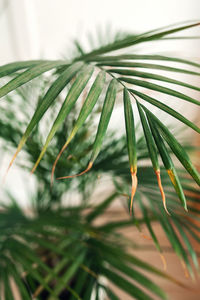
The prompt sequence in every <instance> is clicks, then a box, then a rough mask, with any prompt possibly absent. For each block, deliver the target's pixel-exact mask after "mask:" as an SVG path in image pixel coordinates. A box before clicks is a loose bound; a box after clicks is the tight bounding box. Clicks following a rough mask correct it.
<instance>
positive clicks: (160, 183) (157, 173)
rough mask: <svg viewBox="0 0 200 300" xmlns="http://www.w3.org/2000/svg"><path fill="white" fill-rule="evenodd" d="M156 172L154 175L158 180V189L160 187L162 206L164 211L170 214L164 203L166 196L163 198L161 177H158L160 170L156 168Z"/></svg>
mask: <svg viewBox="0 0 200 300" xmlns="http://www.w3.org/2000/svg"><path fill="white" fill-rule="evenodd" d="M155 173H156V177H157V181H158V186H159V189H160V193H161V196H162V201H163V206H164V209H165V211H166V213H167V214H168V215H169V216H171V215H170V213H169V211H168V209H167V205H166V198H165V193H164V190H163V187H162V182H161V177H160V170H156V171H155Z"/></svg>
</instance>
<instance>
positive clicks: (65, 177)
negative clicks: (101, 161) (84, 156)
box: [56, 161, 93, 180]
mask: <svg viewBox="0 0 200 300" xmlns="http://www.w3.org/2000/svg"><path fill="white" fill-rule="evenodd" d="M92 166H93V162H92V161H90V162H89V164H88V166H87V168H86V169H85V170H84V171H82V172H81V173H79V174H74V175H69V176H62V177H58V178H56V179H59V180H60V179H67V178H74V177H78V176H81V175H83V174H85V173H87V172H88V171H89V170H90V169H91V168H92Z"/></svg>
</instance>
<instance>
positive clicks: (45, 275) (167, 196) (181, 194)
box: [0, 23, 200, 300]
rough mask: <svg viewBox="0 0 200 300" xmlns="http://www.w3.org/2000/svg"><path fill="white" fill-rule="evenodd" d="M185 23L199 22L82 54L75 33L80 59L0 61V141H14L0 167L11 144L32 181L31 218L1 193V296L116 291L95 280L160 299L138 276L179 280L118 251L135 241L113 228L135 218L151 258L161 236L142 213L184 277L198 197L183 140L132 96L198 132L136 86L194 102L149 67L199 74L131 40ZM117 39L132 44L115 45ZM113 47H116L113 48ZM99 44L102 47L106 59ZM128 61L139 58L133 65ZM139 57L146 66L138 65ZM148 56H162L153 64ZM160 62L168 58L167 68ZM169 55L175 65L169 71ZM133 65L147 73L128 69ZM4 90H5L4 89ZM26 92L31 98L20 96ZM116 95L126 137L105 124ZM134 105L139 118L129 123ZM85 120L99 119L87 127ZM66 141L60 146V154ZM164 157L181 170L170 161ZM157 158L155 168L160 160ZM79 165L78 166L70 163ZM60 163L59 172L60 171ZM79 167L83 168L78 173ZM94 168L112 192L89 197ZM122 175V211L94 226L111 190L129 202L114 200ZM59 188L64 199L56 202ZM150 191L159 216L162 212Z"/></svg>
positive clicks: (113, 296) (109, 202)
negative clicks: (138, 49) (149, 243)
mask: <svg viewBox="0 0 200 300" xmlns="http://www.w3.org/2000/svg"><path fill="white" fill-rule="evenodd" d="M197 25H199V23H190V24H189V25H187V24H186V25H183V26H172V27H169V28H161V29H158V30H153V31H149V32H146V33H144V34H139V35H120V36H116V39H114V41H112V42H111V43H108V44H106V45H105V44H104V45H103V46H100V47H99V48H98V49H95V50H92V51H91V52H90V53H85V51H84V50H83V49H82V47H81V45H80V44H79V42H78V41H75V46H76V48H77V51H78V53H79V54H78V55H80V56H76V57H74V58H73V59H72V60H62V61H60V60H59V61H42V60H41V61H40V60H39V61H27V62H17V63H11V64H8V65H5V66H2V67H0V77H5V76H7V77H6V78H9V81H8V82H7V83H6V84H3V86H2V87H1V88H0V96H1V97H3V96H5V98H4V101H2V103H1V104H2V107H1V111H0V127H1V129H2V130H1V131H0V138H1V141H2V147H3V148H4V151H10V150H13V148H16V147H17V150H16V152H15V154H14V157H13V159H12V161H11V163H10V165H9V167H10V166H11V165H12V163H13V161H14V160H15V158H16V156H17V155H18V153H19V152H20V151H21V150H22V149H23V153H24V154H25V156H26V160H24V158H23V159H22V157H20V156H19V158H18V159H17V160H16V162H17V164H18V165H19V166H20V167H23V169H27V171H30V170H31V169H32V173H33V172H34V175H33V176H34V177H35V180H36V187H35V193H34V195H31V196H30V198H29V199H28V200H29V203H30V209H31V212H32V215H31V216H28V214H25V213H24V211H23V209H22V208H20V207H19V205H18V204H17V200H15V199H14V200H13V199H12V195H11V194H10V191H9V194H10V195H9V198H10V204H9V205H7V206H3V205H2V208H3V209H2V210H1V212H0V232H1V237H0V258H1V259H0V285H1V286H2V293H3V299H5V300H12V299H15V295H14V294H13V282H14V285H15V286H16V288H17V291H18V293H19V294H20V297H21V299H33V297H35V298H36V299H50V300H53V299H70V300H73V299H91V297H92V296H93V297H96V298H95V299H102V298H101V297H102V296H101V295H102V293H104V294H105V295H107V297H108V298H109V299H114V300H116V299H119V298H118V295H116V294H115V292H114V290H112V289H111V288H110V286H109V285H107V284H105V283H104V280H103V278H106V279H108V281H110V282H112V283H113V284H114V285H116V286H118V287H119V288H120V289H122V290H123V291H124V292H126V293H127V294H129V295H131V296H132V297H133V298H134V299H145V300H146V299H154V298H155V297H157V298H160V299H166V295H165V293H164V292H163V291H162V289H161V288H160V287H159V286H158V285H157V284H155V283H154V282H152V281H151V279H149V277H148V275H146V273H150V274H151V273H153V274H156V275H157V276H162V277H163V278H165V279H167V280H171V281H172V282H174V283H176V284H179V285H181V283H180V282H179V281H178V280H176V279H174V278H172V277H171V276H170V275H168V274H166V273H165V272H162V271H160V270H157V269H156V268H154V267H153V266H151V265H149V264H147V263H145V262H144V261H142V260H140V259H138V258H137V257H135V256H134V255H132V254H129V250H130V248H131V247H133V248H134V247H136V248H137V247H139V246H138V245H137V243H136V244H133V243H131V242H130V241H127V240H126V239H125V238H124V237H123V235H121V234H119V232H118V230H119V229H122V228H129V230H131V228H132V227H133V226H137V227H138V229H139V230H141V226H143V225H145V226H146V227H147V228H148V230H149V234H150V236H151V238H152V240H153V241H154V244H155V246H156V248H157V250H158V251H159V252H160V253H161V255H162V253H163V249H162V244H161V241H160V240H159V238H158V237H157V234H156V232H155V231H154V228H153V226H152V222H157V223H159V224H160V225H161V227H162V229H163V232H164V233H165V235H166V237H167V238H168V240H169V243H170V244H171V246H172V248H173V249H174V251H175V253H176V254H177V255H178V257H179V258H180V260H181V261H182V262H184V264H185V265H186V267H187V269H188V271H189V273H190V275H191V276H194V272H193V265H194V267H195V268H196V269H198V267H199V266H198V259H197V254H196V252H195V250H194V249H193V248H192V245H191V243H190V239H191V238H194V239H195V240H196V241H197V242H199V236H198V234H197V232H199V230H200V229H199V226H198V225H196V223H194V222H193V221H195V220H198V221H199V213H200V211H199V209H198V208H195V203H196V202H198V199H199V196H200V194H199V191H197V189H196V187H195V186H194V182H193V179H194V180H195V181H196V183H197V184H199V183H200V179H199V174H198V172H197V170H196V169H195V167H194V166H193V164H192V162H191V160H190V158H189V156H188V154H187V153H186V150H191V147H188V145H186V144H185V143H182V145H181V144H180V143H179V142H178V141H177V137H176V134H174V133H173V134H172V133H171V129H170V128H168V127H167V124H164V123H163V122H162V121H161V120H159V119H158V118H157V117H156V116H155V115H154V114H152V113H151V112H150V111H149V109H147V108H146V106H145V105H144V104H145V103H150V104H152V105H154V106H156V107H157V108H159V109H160V110H163V111H165V112H166V113H168V114H169V115H171V116H173V117H174V118H175V119H177V120H179V121H181V122H183V123H184V124H185V125H186V126H188V127H190V128H192V129H193V130H195V131H196V132H198V133H199V132H200V129H199V128H198V127H197V126H196V125H195V124H194V123H193V122H191V121H190V120H188V119H186V118H185V117H184V116H182V114H180V113H178V112H176V111H175V110H174V109H172V108H171V107H169V106H167V105H166V104H164V103H162V102H160V101H159V100H157V99H155V98H154V97H150V96H149V95H147V94H146V93H145V92H141V91H140V87H144V88H146V89H150V90H153V91H155V92H159V93H163V94H165V95H170V96H173V97H176V98H178V99H181V100H185V101H188V102H190V103H192V104H195V105H199V103H200V102H199V101H198V100H197V99H194V98H191V97H190V96H188V95H187V94H186V93H185V92H183V93H181V92H179V91H177V89H176V88H177V87H178V86H179V87H183V88H185V87H186V88H190V89H193V90H196V91H199V90H200V88H199V87H197V86H193V85H191V84H189V83H185V82H182V81H179V80H175V79H174V78H172V77H171V75H170V76H169V77H166V76H161V75H160V74H159V73H155V71H156V70H163V71H168V72H170V74H171V73H172V74H174V73H177V72H179V73H184V74H187V75H190V76H193V75H195V76H196V75H197V76H199V75H200V72H198V71H194V70H193V69H192V70H190V69H189V68H190V67H192V68H197V69H199V68H200V65H199V64H198V63H196V62H191V61H188V60H185V59H181V58H176V57H168V56H161V55H146V54H132V53H134V47H133V46H134V45H138V44H140V43H144V42H149V41H154V42H157V41H160V40H163V39H164V38H168V37H169V38H170V37H171V36H170V34H172V33H176V32H179V31H182V30H185V29H189V28H192V27H194V26H197ZM128 47H132V48H130V49H126V48H128ZM124 48H125V50H123V49H124ZM116 50H121V51H126V52H125V53H122V54H119V53H118V52H115V51H116ZM109 52H111V54H110V55H107V56H106V55H105V54H108V53H109ZM115 53H116V55H115ZM137 60H140V61H142V62H139V63H136V62H135V61H137ZM146 60H147V61H148V60H150V61H151V63H145V62H144V61H146ZM152 61H154V62H155V63H152ZM158 61H159V62H162V61H164V62H165V64H163V65H162V64H157V62H158ZM166 63H167V64H168V63H176V67H172V66H170V65H167V64H166ZM178 64H182V65H184V66H185V67H184V68H179V67H177V65H178ZM132 68H134V69H132ZM138 68H143V69H148V70H153V72H152V73H151V71H150V72H143V71H142V72H140V71H138V70H135V69H138ZM50 70H54V71H53V72H52V71H51V73H49V75H48V76H47V75H46V74H44V73H45V72H47V71H50ZM135 77H139V78H141V79H135ZM144 78H145V79H148V80H149V79H150V80H156V81H158V82H161V83H162V82H163V83H165V82H167V83H169V84H172V85H176V88H166V87H164V86H162V85H160V83H158V84H155V83H152V82H151V81H150V82H149V81H144V80H143V79H144ZM30 81H31V82H30ZM2 82H3V81H2ZM25 83H26V84H25ZM138 88H139V90H138ZM121 90H122V91H123V95H122V96H121ZM11 91H13V92H12V94H8V93H9V92H11ZM31 95H34V98H33V100H30V101H28V99H30V96H31ZM121 99H123V104H124V119H125V128H126V136H125V135H121V136H119V134H118V135H116V134H115V133H114V132H112V131H109V130H108V126H109V122H110V118H111V115H112V112H113V109H114V106H115V105H117V102H118V100H121ZM80 100H82V103H80ZM143 101H144V102H143ZM132 104H137V105H134V106H133V105H132ZM31 106H32V107H31ZM30 108H31V109H30ZM137 108H138V112H139V117H140V123H141V125H142V126H140V124H139V125H137V126H136V125H135V124H134V116H135V112H136V109H137ZM19 110H20V113H21V115H19V113H18V112H19ZM47 111H48V112H47ZM96 120H99V121H98V124H97V125H95V122H96ZM140 127H142V129H143V132H144V135H143V133H142V130H140V129H141V128H140ZM44 136H45V137H44ZM42 145H43V146H42ZM66 148H68V151H65V153H63V152H64V150H65V149H66ZM101 150H102V151H101ZM62 153H63V155H62V156H61V154H62ZM174 154H175V156H176V157H177V158H178V159H179V160H180V162H181V164H182V165H183V166H184V168H185V169H186V171H187V172H186V171H185V170H184V169H181V168H180V167H176V164H175V162H174V161H173V158H174V157H173V155H174ZM56 155H57V158H56ZM88 156H90V159H89V163H88ZM160 157H161V160H162V162H163V165H164V167H163V166H160V162H159V158H160ZM55 158H56V159H55ZM149 162H151V163H152V166H153V170H152V168H151V167H150V166H149ZM137 164H138V165H137ZM56 165H57V168H55V167H56ZM86 165H88V167H87V168H86V169H85V171H82V170H83V169H84V167H85V166H86ZM52 166H53V168H52V175H51V174H50V169H51V167H52ZM92 167H93V168H92ZM128 169H130V173H131V176H130V173H129V172H128ZM66 170H67V172H68V174H69V175H68V176H64V175H65V174H64V173H65V172H66ZM89 170H90V172H88V173H87V175H85V176H80V175H83V174H84V173H86V172H87V171H89ZM165 170H166V171H167V172H165ZM54 172H55V177H56V178H58V179H64V178H73V177H77V178H74V179H68V180H67V179H66V180H56V182H55V183H54V185H53V186H52V187H51V188H50V182H51V181H52V179H53V175H54ZM100 173H106V174H107V176H109V178H110V179H111V180H112V181H113V183H114V191H113V193H111V195H110V196H109V197H108V198H106V199H104V200H102V201H101V202H100V203H98V204H96V205H95V206H94V203H96V199H95V198H94V196H93V194H92V191H93V190H94V187H95V184H96V183H97V180H98V175H99V174H100ZM136 173H137V177H136ZM154 173H155V174H154ZM70 174H71V175H70ZM74 174H75V175H74ZM188 174H190V175H191V177H188ZM137 178H138V187H137ZM161 178H162V184H161ZM156 179H157V180H158V186H157V182H156ZM130 181H132V189H131V197H130V198H131V211H132V213H133V215H132V216H131V217H130V216H127V218H125V219H124V220H115V221H106V222H105V223H104V224H100V223H99V219H100V218H101V217H102V215H104V213H105V211H106V210H107V209H108V208H109V207H110V205H112V203H113V202H114V201H115V200H116V199H118V198H120V197H123V202H124V203H125V205H126V209H127V211H128V210H129V209H128V207H129V200H127V201H126V200H124V199H125V198H124V196H123V195H129V190H130V185H131V182H130ZM136 187H137V190H136ZM173 187H174V189H173ZM74 191H78V192H79V194H80V196H81V197H82V199H81V203H80V204H79V205H78V206H75V205H74V204H73V200H74V198H73V197H74V195H73V194H72V192H73V193H74ZM164 191H165V192H164ZM66 192H67V193H68V195H70V198H71V199H70V200H71V203H72V205H70V203H65V204H67V205H63V198H64V196H65V194H66ZM160 193H161V195H160ZM161 196H162V199H163V203H164V207H165V209H166V211H167V212H168V213H169V214H170V216H169V215H167V214H166V212H165V211H164V209H163V205H162V201H161ZM177 196H178V198H179V199H180V201H179V200H178V199H177ZM133 197H134V206H132V203H133ZM128 198H129V197H128ZM186 199H187V202H186ZM165 202H167V208H166V203H165ZM181 206H183V207H184V208H185V210H187V209H188V211H189V212H186V211H184V210H183V209H182V207H181ZM136 209H138V210H140V211H141V217H140V218H138V217H137V214H136V213H135V210H136ZM186 216H187V218H186ZM188 218H189V219H190V222H188ZM190 258H191V260H192V262H193V265H192V263H191V261H190ZM144 274H145V275H144ZM181 286H182V285H181ZM144 288H145V289H144Z"/></svg>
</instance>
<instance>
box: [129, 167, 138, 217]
mask: <svg viewBox="0 0 200 300" xmlns="http://www.w3.org/2000/svg"><path fill="white" fill-rule="evenodd" d="M131 180H132V187H131V203H130V214H132V209H133V198H134V196H135V193H136V190H137V184H138V180H137V170H134V169H133V168H132V167H131Z"/></svg>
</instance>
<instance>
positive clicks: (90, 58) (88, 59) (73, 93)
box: [0, 22, 200, 183]
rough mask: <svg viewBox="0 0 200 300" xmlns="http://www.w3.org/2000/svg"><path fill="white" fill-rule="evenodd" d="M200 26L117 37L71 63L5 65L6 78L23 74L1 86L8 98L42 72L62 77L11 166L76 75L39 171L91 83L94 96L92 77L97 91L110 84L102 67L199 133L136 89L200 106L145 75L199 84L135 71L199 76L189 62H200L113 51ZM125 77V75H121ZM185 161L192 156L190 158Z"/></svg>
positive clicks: (37, 112) (43, 102) (134, 92)
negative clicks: (102, 77)
mask: <svg viewBox="0 0 200 300" xmlns="http://www.w3.org/2000/svg"><path fill="white" fill-rule="evenodd" d="M198 25H199V23H198V22H196V23H189V24H183V25H181V26H171V27H167V28H161V29H157V30H152V31H149V32H146V33H143V34H139V35H127V36H125V37H123V38H121V39H120V38H119V39H117V40H114V42H111V43H110V44H108V45H104V46H101V47H100V48H98V49H95V50H93V51H91V52H90V53H85V51H81V52H80V51H79V53H80V54H81V55H80V56H79V57H77V58H74V60H72V61H71V62H70V61H27V62H22V63H20V62H18V63H12V64H8V65H5V66H2V67H1V70H0V74H1V76H6V75H11V74H17V75H16V76H15V77H14V78H12V79H11V80H10V81H9V82H8V83H7V84H5V85H4V86H2V87H1V88H0V96H1V97H2V96H5V95H6V94H8V93H9V92H10V91H12V90H15V89H16V88H17V87H19V86H21V85H23V84H25V83H26V82H29V81H30V80H32V79H34V78H36V77H38V76H40V75H41V74H43V73H45V72H47V71H49V70H51V69H56V70H57V72H56V73H55V74H54V75H52V76H53V77H55V78H56V79H55V80H54V82H53V83H51V84H50V87H49V89H48V90H47V92H46V94H45V95H44V97H43V99H42V100H41V101H40V103H39V104H38V107H37V108H36V110H35V113H34V115H33V117H32V119H31V121H30V122H29V124H28V126H27V129H26V131H25V133H24V134H23V136H22V138H21V141H20V142H19V144H18V147H17V151H16V153H15V155H14V156H13V159H12V161H11V163H10V165H9V167H10V166H11V165H12V163H13V161H14V160H15V158H16V156H17V154H18V153H19V151H20V150H21V149H22V147H23V145H24V143H25V142H26V141H27V138H28V137H29V136H30V134H31V132H32V130H33V129H34V127H35V126H36V125H37V124H38V123H39V122H40V120H41V118H42V117H43V115H44V114H45V113H46V111H47V110H48V109H49V108H50V106H51V105H52V104H53V103H54V102H55V101H56V98H57V97H58V95H59V94H60V92H61V91H63V89H64V88H65V87H66V86H67V85H69V83H70V81H71V80H72V78H75V79H73V80H75V81H74V83H73V85H72V86H71V88H70V89H69V90H68V92H67V95H66V98H65V101H64V103H63V106H62V107H61V108H60V111H59V113H58V115H57V117H56V120H55V121H54V123H53V126H52V129H51V130H50V132H49V134H48V136H47V140H46V142H45V144H44V147H43V149H42V151H41V153H40V155H39V158H38V159H37V161H36V164H35V166H34V168H33V171H34V170H35V168H36V167H37V165H38V164H39V162H40V160H41V158H42V157H43V155H44V154H45V152H46V151H47V147H48V145H49V142H50V141H51V140H52V138H53V136H54V135H55V134H56V132H57V130H58V129H59V127H60V126H61V124H62V123H63V122H64V119H65V118H66V117H67V115H68V114H69V113H70V111H71V109H72V107H73V106H74V105H75V102H76V101H77V99H78V98H79V97H80V95H81V94H82V91H83V89H84V87H85V86H87V91H86V93H87V94H88V98H90V94H92V93H93V91H92V89H94V87H90V86H89V85H88V80H89V78H90V77H91V76H92V77H91V80H93V81H94V85H96V88H97V89H101V87H102V88H103V86H104V85H107V82H106V83H105V84H103V82H101V80H100V81H95V80H96V79H97V76H99V75H98V72H97V73H96V70H104V72H105V73H106V74H107V81H110V79H109V77H110V76H109V75H111V78H112V77H114V78H115V80H116V82H118V83H119V85H118V86H119V87H120V85H121V87H124V88H125V90H126V93H127V95H128V94H129V95H130V96H131V98H132V97H133V98H134V97H135V96H137V97H139V98H141V99H143V100H145V101H147V102H149V103H151V104H153V105H155V106H157V107H159V108H160V109H161V110H164V111H165V112H167V113H168V114H170V115H172V116H173V117H175V118H176V119H178V120H180V121H182V122H183V123H185V124H186V125H187V126H189V127H191V128H192V129H194V130H195V131H197V132H198V133H199V132H200V129H199V128H198V127H197V126H196V125H195V124H194V123H193V122H191V121H189V120H187V119H186V118H185V117H184V116H182V115H181V114H179V113H178V112H176V111H174V110H173V109H172V108H171V107H169V106H167V105H165V104H163V103H161V102H160V101H159V100H156V99H154V98H152V97H149V96H148V95H146V94H145V93H141V92H139V91H137V90H136V89H135V88H136V87H143V88H147V89H150V90H153V91H156V92H159V93H164V94H167V95H170V96H173V97H176V98H179V99H182V100H186V101H188V102H191V103H193V104H196V105H199V103H200V102H199V100H197V99H194V98H192V97H190V96H188V95H187V94H185V93H181V92H179V91H177V90H176V89H173V88H168V87H164V86H162V85H160V84H155V83H152V82H149V81H144V80H141V79H142V78H145V79H150V80H152V79H153V80H156V81H159V82H163V83H165V82H167V83H170V84H173V85H177V86H180V87H187V88H191V89H194V90H197V91H199V90H200V88H199V87H197V86H193V85H190V84H188V83H184V82H182V81H178V80H175V79H173V78H171V77H166V76H161V75H159V74H155V73H151V72H149V73H147V72H139V71H137V70H135V69H138V68H143V69H150V70H164V71H168V72H171V73H174V72H181V73H186V74H190V75H198V76H199V74H200V73H199V72H198V71H193V70H189V69H188V66H189V65H190V66H195V67H197V68H199V67H200V65H199V64H198V63H195V62H191V61H188V60H184V59H181V58H176V57H167V56H161V55H143V54H132V53H131V54H129V53H125V54H121V55H118V54H117V55H116V56H114V55H113V52H114V51H116V50H120V49H124V48H128V47H130V46H134V45H137V44H141V43H144V42H149V41H159V40H162V39H163V38H165V37H168V36H169V37H170V35H171V34H174V33H176V32H180V31H182V30H186V29H189V28H192V27H195V26H198ZM77 43H78V42H77ZM78 45H79V43H78V44H77V46H78ZM79 48H80V47H79ZM132 49H134V47H132ZM123 51H124V50H123ZM132 51H133V50H132ZM109 52H112V55H111V56H105V54H107V53H109ZM138 59H139V60H151V61H152V60H153V61H166V62H175V63H181V64H183V65H187V69H185V68H179V67H176V68H174V67H171V66H167V65H161V64H156V63H155V64H154V63H145V62H140V63H137V62H135V60H138ZM94 67H95V73H94V74H93V75H92V73H93V71H92V70H93V68H94ZM108 67H109V68H108ZM116 67H120V68H116ZM130 68H134V70H132V69H130ZM21 70H23V71H22V72H21ZM19 72H20V73H19ZM119 75H120V76H121V77H119ZM122 75H123V76H122ZM127 76H128V77H127ZM135 77H140V78H141V79H135ZM101 93H102V91H101V92H100V94H101ZM100 94H99V95H100ZM109 97H111V96H109ZM88 101H89V100H88ZM110 101H111V100H108V102H110ZM95 103H96V101H94V103H93V102H92V103H90V102H88V104H87V105H88V109H87V112H85V113H84V112H81V113H80V116H79V118H78V120H77V123H78V124H79V125H78V127H76V126H77V125H76V126H75V128H76V129H74V130H73V134H72V136H71V137H69V138H68V139H67V140H66V141H65V143H64V145H63V146H62V147H61V151H60V153H59V155H58V157H57V159H56V161H55V163H54V165H53V169H52V176H53V173H54V170H55V166H56V164H57V162H58V159H59V158H60V156H61V154H62V152H63V151H64V150H65V148H66V146H67V145H68V144H69V142H70V141H71V139H72V137H73V136H74V135H75V134H76V132H77V131H78V129H79V128H80V127H81V126H82V125H83V122H84V121H85V119H86V118H87V117H88V116H89V115H90V114H91V113H92V108H93V107H94V105H95ZM85 107H86V105H85V106H83V107H82V110H83V111H85ZM106 109H107V108H106ZM83 114H84V116H82V115H83ZM103 115H104V110H103V111H102V118H103ZM109 118H110V117H109V116H107V115H106V114H105V122H106V123H109ZM100 123H101V120H100ZM161 124H162V123H161ZM99 126H100V127H101V124H99ZM106 126H107V125H106ZM100 127H99V128H100ZM128 130H130V127H129V125H128V128H126V131H127V136H129V133H128ZM160 130H161V129H160ZM105 133H106V132H105V130H103V131H102V133H100V132H97V137H96V140H95V142H94V144H93V146H92V147H93V154H92V158H91V160H90V161H89V164H88V167H87V169H86V170H87V171H88V170H89V169H90V168H91V166H92V165H93V162H94V159H95V157H96V156H97V155H98V153H99V151H100V149H101V144H102V142H101V141H100V140H103V138H104V135H105ZM167 136H169V135H167ZM97 139H99V142H98V143H99V145H98V146H96V143H97ZM173 144H174V143H173ZM96 147H97V148H98V151H97V150H95V148H96ZM173 149H174V150H175V148H173ZM174 150H172V151H174ZM176 150H177V152H176V153H177V155H178V156H179V157H180V155H179V154H180V151H181V149H180V147H179V148H177V147H176ZM95 153H96V154H95ZM93 156H94V157H93ZM185 159H186V160H188V158H185ZM191 166H192V165H191V164H190V166H189V167H188V169H187V170H188V171H189V170H190V168H191ZM192 170H193V172H192V174H191V172H190V174H191V175H192V176H193V177H194V178H195V179H196V181H197V182H198V183H199V179H198V178H197V177H198V176H197V174H196V171H195V169H194V167H192ZM82 173H84V172H82ZM82 173H81V174H82ZM69 176H70V174H69ZM64 177H67V176H64ZM52 178H53V177H52ZM197 179H198V180H197Z"/></svg>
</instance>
